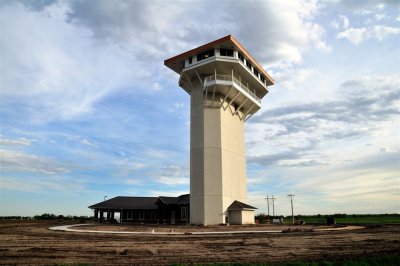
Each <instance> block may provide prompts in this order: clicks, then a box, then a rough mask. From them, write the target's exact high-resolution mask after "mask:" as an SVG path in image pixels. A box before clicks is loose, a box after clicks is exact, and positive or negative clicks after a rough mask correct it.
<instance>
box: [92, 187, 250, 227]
mask: <svg viewBox="0 0 400 266" xmlns="http://www.w3.org/2000/svg"><path fill="white" fill-rule="evenodd" d="M89 208H90V209H92V210H93V211H94V218H95V219H96V220H97V221H98V222H105V221H114V220H115V216H116V215H115V214H116V213H118V214H119V221H118V222H121V223H154V224H189V223H190V194H184V195H180V196H179V197H164V196H159V197H122V196H119V197H115V198H112V199H109V200H105V201H102V202H99V203H97V204H94V205H91V206H89ZM255 209H257V208H255V207H252V206H250V205H247V204H245V203H242V202H240V201H237V200H235V201H234V202H233V203H232V204H231V205H230V206H229V208H228V217H229V218H228V221H227V222H228V223H229V224H252V223H254V210H255Z"/></svg>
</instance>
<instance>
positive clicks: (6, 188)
mask: <svg viewBox="0 0 400 266" xmlns="http://www.w3.org/2000/svg"><path fill="white" fill-rule="evenodd" d="M399 11H400V1H398V0H395V1H372V0H371V1H369V0H363V1H362V0H347V1H344V0H343V1H342V0H325V1H318V0H309V1H300V0H291V1H219V0H213V1H189V0H188V1H175V0H169V1H154V0H151V1H150V0H132V1H122V0H121V1H106V0H97V1H96V0H94V1H79V0H74V1H57V0H37V1H30V0H22V1H11V0H10V1H7V0H6V1H4V0H3V1H0V20H1V22H0V33H1V37H0V44H1V57H0V67H1V69H0V126H1V128H0V166H1V168H0V174H1V179H0V216H4V215H24V216H25V215H26V216H29V215H36V214H42V213H54V214H63V215H91V214H92V211H91V210H90V209H88V206H89V205H92V204H95V203H98V202H100V201H103V199H104V197H105V196H106V197H107V199H110V198H112V197H115V196H122V195H124V196H161V195H162V196H177V195H180V194H184V193H189V180H190V174H189V168H190V167H189V163H190V162H189V145H190V136H189V134H190V132H189V125H190V119H189V118H190V114H189V112H190V110H189V97H190V96H189V95H188V94H187V93H186V92H185V91H184V90H183V89H181V88H180V87H179V86H178V79H179V77H178V75H177V74H176V73H175V72H173V71H171V70H170V69H168V68H167V67H165V66H164V65H163V61H164V60H165V59H167V58H170V57H172V56H175V55H177V54H180V53H182V52H185V51H187V50H190V49H192V48H195V47H198V46H200V45H202V44H205V43H208V42H210V41H213V40H216V39H218V38H221V37H223V36H226V35H228V34H232V35H233V36H234V37H235V38H236V39H237V40H238V41H239V42H240V43H241V44H242V45H243V46H244V47H245V48H246V49H247V50H248V51H249V53H250V54H251V55H252V56H253V57H254V58H255V59H256V60H257V61H258V62H259V63H260V64H261V65H262V66H263V67H264V69H265V70H266V71H267V72H268V73H269V74H270V75H271V76H272V78H273V79H274V80H275V85H274V86H272V87H270V88H269V89H270V92H269V93H268V95H267V96H266V97H264V98H263V100H262V108H261V110H260V111H258V113H257V114H256V115H254V116H252V118H250V119H249V120H248V121H247V122H246V124H245V141H246V158H247V182H248V203H249V204H250V205H253V206H255V207H257V208H258V209H257V211H256V213H267V202H266V200H265V198H266V197H267V196H268V197H271V196H272V195H273V196H274V197H275V198H276V201H275V206H274V207H275V214H276V215H288V214H290V213H291V210H290V198H289V197H288V196H287V195H288V194H294V195H295V196H294V197H293V204H294V212H295V214H298V215H299V214H332V213H357V214H362V213H399V212H400V139H399V135H400V132H399V128H400V125H399V117H400V116H399V114H400V100H399V99H400V15H399V13H400V12H399ZM271 214H272V211H271Z"/></svg>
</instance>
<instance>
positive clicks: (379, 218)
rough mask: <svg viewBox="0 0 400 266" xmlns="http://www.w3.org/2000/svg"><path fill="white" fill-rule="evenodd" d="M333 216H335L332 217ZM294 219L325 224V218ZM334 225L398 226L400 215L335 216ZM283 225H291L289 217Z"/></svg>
mask: <svg viewBox="0 0 400 266" xmlns="http://www.w3.org/2000/svg"><path fill="white" fill-rule="evenodd" d="M333 216H335V215H333ZM295 219H300V220H302V221H304V222H306V223H308V224H313V223H321V222H322V223H325V222H326V216H325V215H321V216H317V215H315V216H297V217H295ZM335 221H336V223H339V224H340V223H343V224H400V214H387V215H385V214H379V215H374V214H368V215H343V214H342V215H338V216H335ZM284 222H285V223H291V222H292V219H291V217H286V218H284Z"/></svg>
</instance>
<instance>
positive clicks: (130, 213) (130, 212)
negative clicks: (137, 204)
mask: <svg viewBox="0 0 400 266" xmlns="http://www.w3.org/2000/svg"><path fill="white" fill-rule="evenodd" d="M132 218H133V211H132V210H128V217H127V219H128V220H132Z"/></svg>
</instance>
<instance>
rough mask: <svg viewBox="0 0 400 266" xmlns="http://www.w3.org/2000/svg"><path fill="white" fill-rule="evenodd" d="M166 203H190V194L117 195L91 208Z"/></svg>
mask: <svg viewBox="0 0 400 266" xmlns="http://www.w3.org/2000/svg"><path fill="white" fill-rule="evenodd" d="M157 201H161V202H162V203H164V204H167V205H169V204H189V203H190V194H183V195H180V196H179V197H164V196H160V197H122V196H119V197H115V198H112V199H109V200H106V201H102V202H99V203H97V204H94V205H91V206H89V208H90V209H138V210H144V209H146V210H149V209H157V205H156V202H157Z"/></svg>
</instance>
